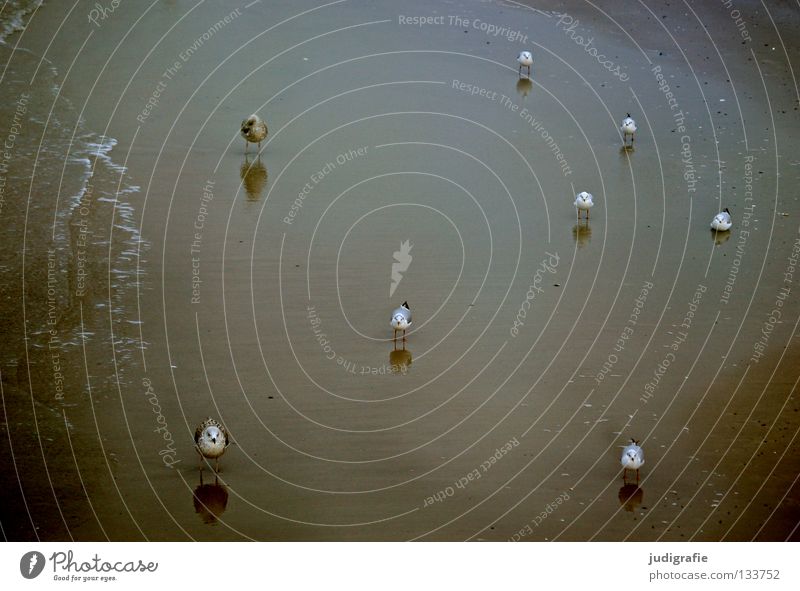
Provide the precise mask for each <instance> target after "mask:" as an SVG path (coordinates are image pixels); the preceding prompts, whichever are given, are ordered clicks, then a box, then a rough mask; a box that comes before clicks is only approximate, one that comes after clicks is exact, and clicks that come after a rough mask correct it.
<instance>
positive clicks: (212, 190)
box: [0, 0, 800, 541]
mask: <svg viewBox="0 0 800 591" xmlns="http://www.w3.org/2000/svg"><path fill="white" fill-rule="evenodd" d="M99 4H100V5H102V6H104V7H106V9H107V10H106V12H100V11H99V10H97V9H96V8H93V6H94V5H90V4H88V3H87V4H86V5H85V6H84V5H82V4H81V5H78V6H77V7H76V8H75V9H74V10H72V11H70V9H69V7H68V6H63V7H62V6H61V5H59V4H56V3H46V4H44V5H42V6H40V7H39V8H38V9H36V8H35V4H31V5H28V4H27V3H24V2H19V3H12V4H11V5H10V6H11V8H9V10H17V12H16V13H14V14H16V17H15V18H16V20H15V19H14V18H11V17H10V16H9V15H8V14H6V13H3V14H0V17H2V18H4V19H6V20H5V21H4V23H6V24H8V23H12V24H13V23H14V22H19V23H25V26H24V28H20V27H17V28H18V29H20V30H16V31H14V30H12V29H13V28H14V27H12V26H11V25H9V26H8V27H7V28H6V32H5V33H3V35H4V37H3V44H2V45H0V56H2V63H3V64H4V70H3V74H2V76H3V79H2V94H3V99H4V100H3V101H2V105H3V107H2V110H0V136H2V137H3V140H4V141H8V140H9V137H10V135H14V139H13V141H12V142H11V143H12V147H11V148H8V146H7V153H8V157H6V156H5V155H4V156H3V158H4V160H3V169H2V172H3V176H2V182H3V183H4V184H3V193H2V197H3V201H2V209H1V210H0V232H2V238H3V245H4V246H3V248H2V249H0V268H2V270H3V276H4V281H3V284H4V288H3V299H2V307H3V310H2V314H1V315H0V317H1V318H2V323H3V332H2V334H3V337H2V348H0V372H2V394H3V396H2V398H3V410H4V417H5V418H4V422H3V431H4V432H3V433H2V435H0V441H1V442H2V443H1V444H0V445H2V447H0V457H2V462H3V464H2V465H3V468H4V474H5V475H6V479H7V486H5V487H3V488H2V493H0V494H1V495H2V499H0V500H2V502H1V503H0V507H2V513H0V522H1V523H2V529H3V533H4V535H5V537H6V539H8V540H75V541H87V540H106V539H109V540H250V539H252V540H490V541H501V540H526V541H544V540H569V541H584V540H603V541H621V540H641V541H683V540H697V541H719V540H726V541H732V540H739V541H743V540H773V541H779V540H787V539H789V540H795V541H797V540H798V539H800V537H799V535H800V534H798V530H797V524H798V522H799V520H800V510H799V509H798V491H799V489H798V483H797V481H798V475H799V474H800V469H799V468H800V459H799V458H800V455H799V454H798V447H799V446H798V441H797V435H798V429H800V415H799V414H798V411H799V409H800V407H799V406H798V400H797V395H796V387H797V382H798V379H800V370H799V369H798V367H800V365H798V357H800V349H799V348H798V341H797V337H796V330H797V324H798V321H800V305H798V300H797V297H796V295H797V290H798V289H800V288H798V287H796V284H797V282H799V281H800V272H796V271H795V268H794V265H795V264H796V260H797V254H798V252H800V228H799V227H798V219H800V203H799V202H798V186H800V183H799V180H800V179H798V170H800V168H798V164H800V161H798V159H797V157H796V156H794V154H796V152H797V147H798V138H800V134H798V127H800V125H799V124H800V120H799V119H798V97H799V95H798V89H797V84H796V79H795V76H794V74H793V71H792V69H791V64H796V63H797V60H798V57H800V56H799V55H798V49H799V48H800V45H799V44H798V38H799V37H798V28H799V26H800V20H798V18H797V14H796V11H794V10H792V9H791V8H788V7H784V5H783V4H779V5H778V6H776V7H773V6H770V13H766V12H765V9H764V8H763V7H762V6H761V4H760V3H755V2H738V1H737V2H734V4H735V5H732V6H730V7H726V6H725V3H708V4H704V5H703V6H702V7H697V6H695V7H693V9H689V8H687V7H676V6H671V4H672V3H667V2H653V3H647V4H646V5H643V4H639V3H632V2H624V3H617V2H611V1H610V0H608V1H605V2H598V3H595V6H596V8H593V7H592V5H588V4H586V5H584V4H582V3H558V2H535V3H534V2H529V3H527V4H528V5H527V6H526V5H525V4H520V3H516V2H505V1H500V2H446V3H445V2H443V3H436V4H435V5H432V4H431V3H427V2H421V1H414V2H408V3H403V4H402V7H399V6H398V4H397V3H390V2H378V3H359V2H349V1H341V2H334V3H327V4H323V3H320V4H316V3H310V2H305V1H303V2H263V1H262V2H251V3H248V2H239V3H237V2H234V1H227V0H226V1H224V2H217V3H214V4H213V5H210V4H203V5H201V6H199V7H198V8H193V6H194V4H193V3H185V2H181V1H171V2H159V3H154V4H153V5H152V6H151V7H150V8H147V9H146V8H145V7H143V6H140V5H138V4H134V3H128V2H125V1H123V2H120V3H118V5H117V6H116V8H114V10H113V11H111V10H110V9H109V7H110V6H111V3H110V2H108V3H103V2H100V3H99ZM787 6H788V5H787ZM92 10H95V12H92ZM732 10H738V11H739V12H738V13H736V14H738V17H735V16H732V14H733V13H732ZM737 18H738V19H739V22H738V23H737ZM92 19H93V20H92ZM523 49H530V50H532V51H533V53H534V65H533V73H532V80H531V82H530V83H529V82H528V81H527V80H526V79H520V78H519V76H518V72H517V63H516V56H517V54H518V53H519V51H521V50H523ZM599 56H602V57H599ZM667 87H668V88H667ZM668 92H669V93H671V94H667V93H668ZM254 112H255V113H258V114H259V115H260V116H262V117H263V118H264V119H265V120H266V122H267V124H268V125H269V130H270V131H269V136H268V138H267V140H266V141H265V142H264V143H262V146H261V148H262V150H261V153H260V154H256V146H255V145H252V144H251V145H250V146H249V148H248V152H249V153H248V154H245V142H244V140H243V139H242V138H241V137H240V136H239V125H240V122H241V120H242V119H244V118H245V117H247V116H249V115H250V114H251V113H254ZM628 112H629V113H631V114H632V115H633V116H634V118H635V119H636V121H637V124H638V131H637V134H636V140H635V148H634V149H633V150H632V151H625V150H622V149H621V148H622V142H621V136H620V134H619V124H620V121H621V120H622V118H623V117H624V116H625V114H626V113H628ZM581 190H587V191H590V192H591V193H593V195H594V198H595V206H594V208H593V209H592V210H591V218H590V220H589V221H588V223H587V222H585V221H583V222H580V223H579V222H578V221H577V220H576V213H575V208H574V206H573V201H574V198H575V193H577V192H579V191H581ZM723 207H728V208H730V210H731V211H732V213H733V219H734V227H733V229H732V230H731V231H730V232H729V233H727V234H725V235H719V236H715V235H714V234H713V233H712V232H711V231H710V229H709V222H710V221H711V219H712V217H713V216H714V214H716V213H717V212H718V211H720V210H721V209H722V208H723ZM406 241H408V243H409V245H411V250H410V251H408V254H409V255H410V257H411V258H410V260H409V259H408V258H406V257H405V256H404V255H402V254H398V255H395V253H399V252H400V251H401V244H402V243H404V242H406ZM403 261H405V262H403ZM393 265H394V266H393ZM393 270H395V271H396V273H397V274H396V275H395V278H394V279H393V278H392V272H393ZM398 274H399V275H398ZM398 277H399V279H398ZM393 283H394V290H393V292H392V293H391V296H390V291H391V290H392V286H393ZM404 300H407V301H408V303H409V304H410V306H411V309H412V312H413V314H414V323H413V325H412V327H411V330H409V331H408V335H407V339H406V342H405V344H404V345H403V344H402V343H401V342H398V343H393V342H392V340H391V337H392V334H391V328H390V327H389V314H390V312H391V310H392V309H394V308H395V307H397V306H398V305H399V304H400V303H402V302H403V301H404ZM207 416H212V417H215V418H218V419H220V420H221V421H222V422H223V423H224V424H225V425H226V426H227V428H228V430H229V431H230V433H231V434H232V438H233V440H234V444H233V445H231V446H230V447H229V449H228V451H227V452H226V454H225V455H224V456H223V457H222V459H221V462H220V463H221V468H222V470H221V472H220V473H219V474H218V475H214V473H213V471H212V470H210V469H209V467H208V466H207V467H206V468H205V470H204V471H203V472H202V474H201V471H200V464H199V460H198V456H197V454H196V452H195V451H194V446H193V439H192V437H193V433H194V429H195V427H196V426H197V425H198V424H199V423H200V422H201V421H202V420H203V419H205V418H206V417H207ZM631 438H635V439H638V440H640V441H641V444H642V446H643V449H644V453H645V458H646V460H645V464H644V466H643V468H642V469H641V471H640V480H639V482H638V485H637V484H635V478H634V484H631V483H630V482H624V481H623V477H622V471H621V465H620V463H619V456H620V454H621V450H622V447H623V446H624V445H625V444H626V443H628V442H629V440H630V439H631ZM629 476H630V474H629ZM201 479H202V482H201Z"/></svg>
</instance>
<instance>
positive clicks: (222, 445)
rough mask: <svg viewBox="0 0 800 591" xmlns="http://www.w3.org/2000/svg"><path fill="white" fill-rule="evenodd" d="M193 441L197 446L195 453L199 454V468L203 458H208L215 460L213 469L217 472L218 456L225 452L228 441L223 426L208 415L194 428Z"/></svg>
mask: <svg viewBox="0 0 800 591" xmlns="http://www.w3.org/2000/svg"><path fill="white" fill-rule="evenodd" d="M194 442H195V445H196V446H197V453H199V454H200V470H202V469H203V458H208V459H210V460H216V461H217V464H216V469H215V471H216V472H219V458H220V456H221V455H222V454H224V453H225V449H226V448H227V447H228V444H229V443H230V439H229V438H228V432H227V431H226V430H225V427H223V426H222V424H221V423H219V422H217V421H215V420H214V419H212V418H211V417H208V418H207V419H206V420H205V421H203V422H202V423H200V426H199V427H198V428H197V430H195V432H194Z"/></svg>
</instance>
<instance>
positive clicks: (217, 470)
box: [214, 458, 219, 472]
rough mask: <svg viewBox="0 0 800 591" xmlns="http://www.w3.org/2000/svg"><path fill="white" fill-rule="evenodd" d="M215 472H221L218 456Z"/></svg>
mask: <svg viewBox="0 0 800 591" xmlns="http://www.w3.org/2000/svg"><path fill="white" fill-rule="evenodd" d="M214 472H219V458H217V465H216V466H214Z"/></svg>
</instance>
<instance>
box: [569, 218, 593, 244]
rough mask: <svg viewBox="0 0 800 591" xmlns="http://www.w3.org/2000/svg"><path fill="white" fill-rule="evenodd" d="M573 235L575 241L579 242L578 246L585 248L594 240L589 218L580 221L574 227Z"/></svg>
mask: <svg viewBox="0 0 800 591" xmlns="http://www.w3.org/2000/svg"><path fill="white" fill-rule="evenodd" d="M572 236H573V238H575V242H577V243H578V248H583V247H584V246H586V245H587V244H589V243H590V242H591V241H592V228H591V227H590V226H589V220H584V221H581V222H578V223H577V224H575V226H573V228H572Z"/></svg>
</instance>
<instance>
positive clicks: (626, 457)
mask: <svg viewBox="0 0 800 591" xmlns="http://www.w3.org/2000/svg"><path fill="white" fill-rule="evenodd" d="M620 464H622V478H623V479H624V478H625V475H626V474H627V472H628V470H636V482H639V468H641V467H642V465H643V464H644V452H643V451H642V448H641V447H639V442H638V441H636V440H635V439H633V438H631V443H630V445H628V446H626V447H625V449H623V450H622V458H621V459H620Z"/></svg>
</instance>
